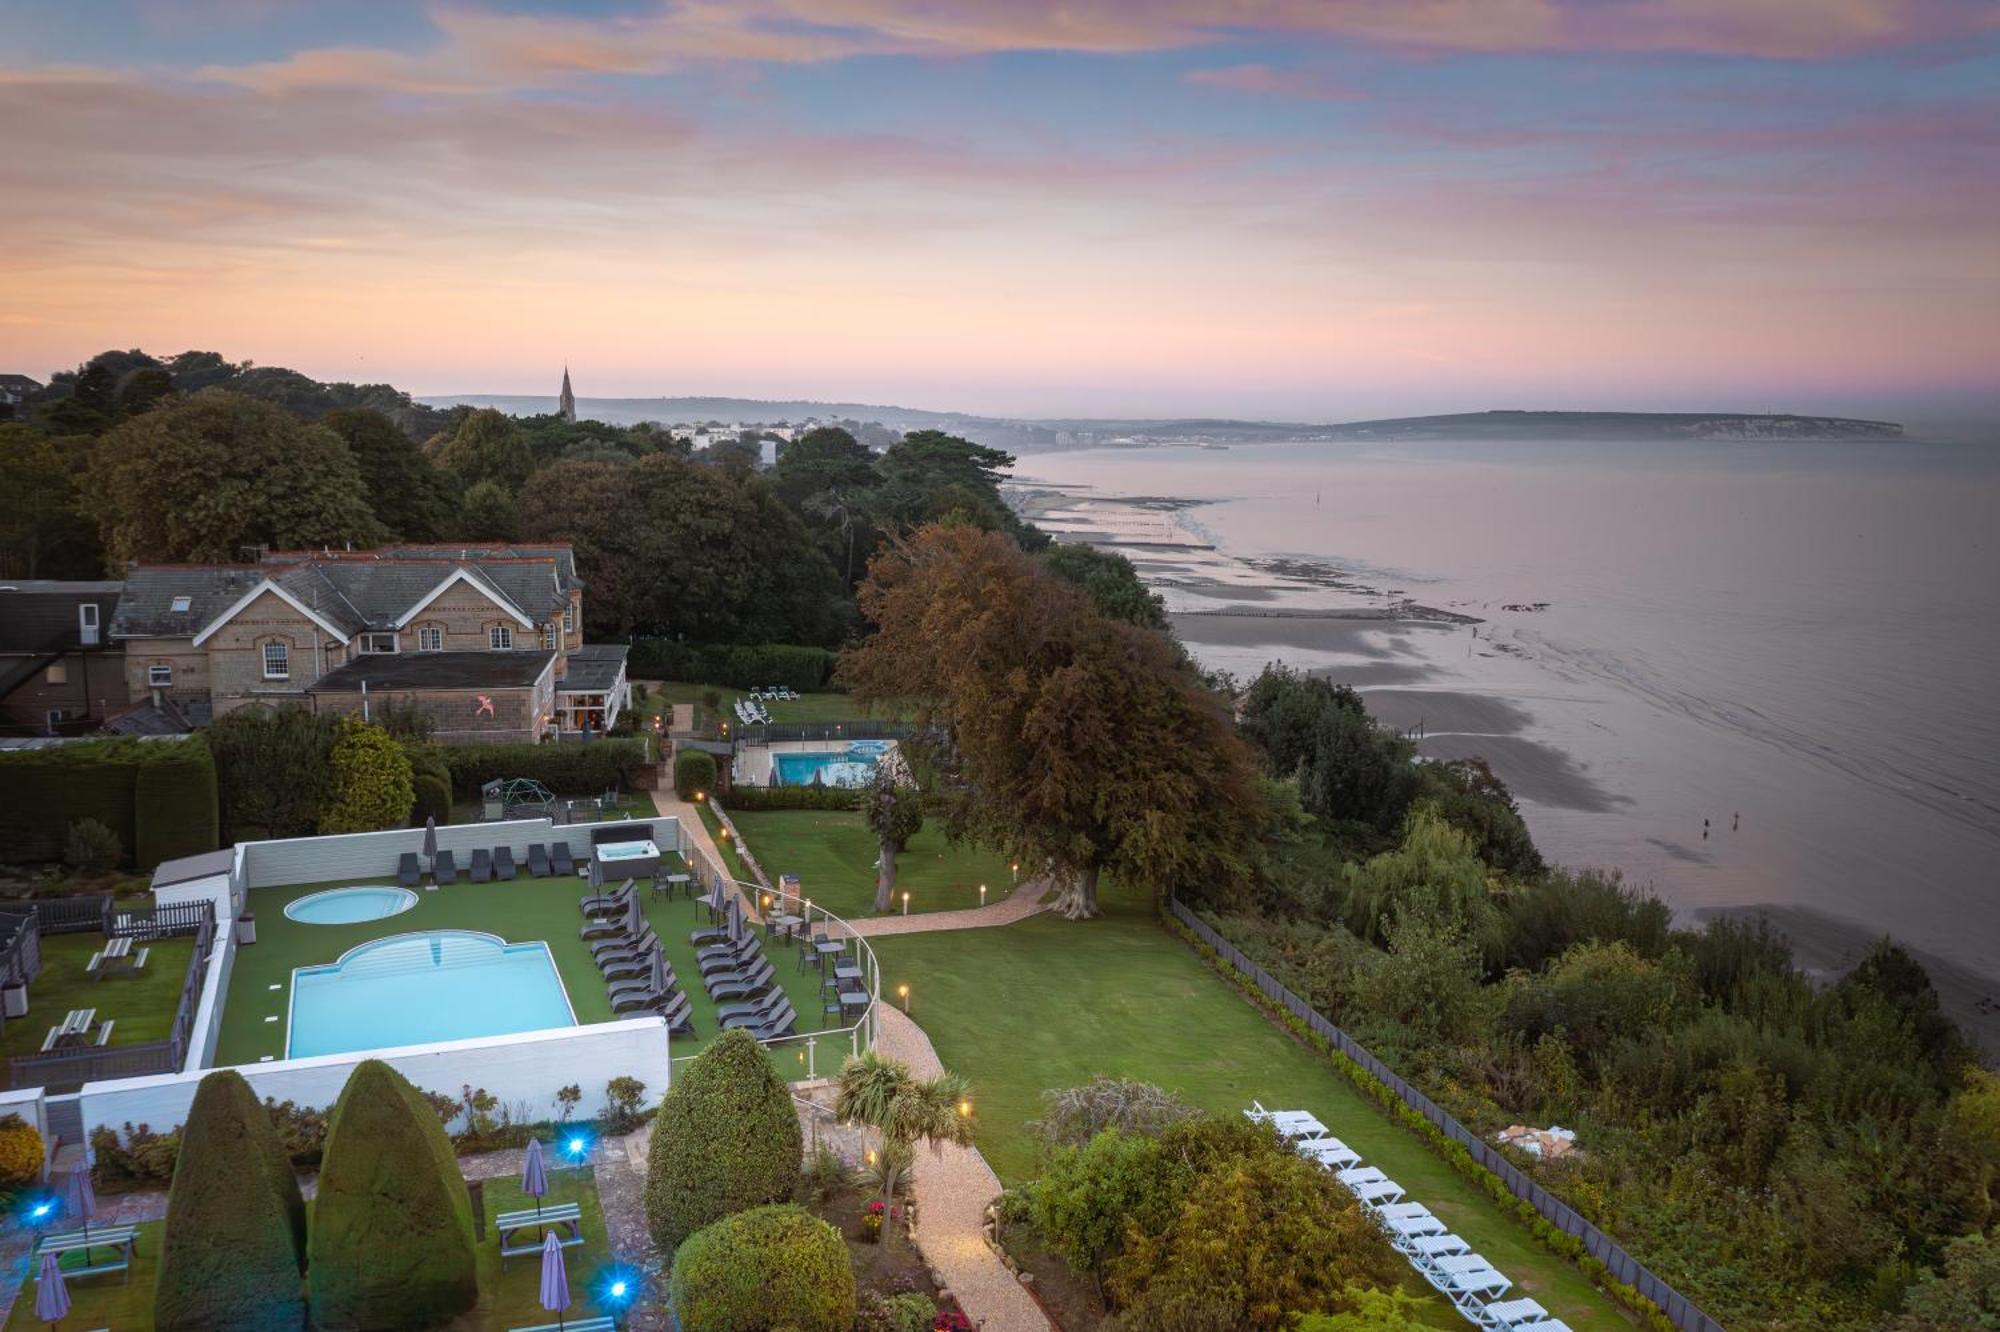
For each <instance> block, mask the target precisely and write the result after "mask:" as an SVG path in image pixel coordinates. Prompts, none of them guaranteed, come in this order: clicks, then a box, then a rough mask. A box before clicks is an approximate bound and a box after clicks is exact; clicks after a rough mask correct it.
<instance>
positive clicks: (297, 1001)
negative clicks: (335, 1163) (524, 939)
mask: <svg viewBox="0 0 2000 1332" xmlns="http://www.w3.org/2000/svg"><path fill="white" fill-rule="evenodd" d="M575 1025H576V1014H575V1013H574V1012H573V1011H571V1009H570V1005H569V995H568V993H567V992H566V991H564V989H563V983H562V977H561V976H560V975H559V974H558V973H557V971H556V964H555V959H554V958H552V957H550V956H549V948H548V945H547V944H545V943H540V942H535V943H518V944H510V943H508V942H506V941H505V940H503V939H497V938H495V937H494V936H492V935H490V934H478V933H475V932H473V931H470V930H432V931H429V932H427V933H423V934H397V935H391V936H390V937H389V938H387V939H377V940H375V941H373V942H372V943H365V944H362V945H361V946H360V947H358V948H353V949H350V950H349V951H348V952H346V953H344V954H343V955H342V956H341V959H340V961H338V962H335V963H333V964H331V965H329V966H321V967H300V968H298V969H297V970H296V971H294V972H293V973H292V1021H291V1029H290V1032H289V1034H288V1036H287V1040H286V1045H285V1055H286V1057H287V1058H291V1059H298V1058H303V1057H305V1056H307V1055H324V1054H346V1053H349V1052H350V1051H354V1050H374V1049H379V1048H381V1047H384V1046H395V1045H420V1044H423V1043H426V1042H429V1041H456V1040H465V1039H468V1038H470V1037H474V1036H504V1035H507V1034H510V1033H512V1032H517V1031H541V1030H543V1029H545V1028H548V1027H573V1026H575Z"/></svg>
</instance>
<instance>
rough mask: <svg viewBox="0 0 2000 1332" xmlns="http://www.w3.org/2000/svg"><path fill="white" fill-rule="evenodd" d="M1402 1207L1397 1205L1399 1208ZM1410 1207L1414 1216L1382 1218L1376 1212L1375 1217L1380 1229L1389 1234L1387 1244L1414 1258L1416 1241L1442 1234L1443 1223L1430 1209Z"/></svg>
mask: <svg viewBox="0 0 2000 1332" xmlns="http://www.w3.org/2000/svg"><path fill="white" fill-rule="evenodd" d="M1402 1205H1403V1204H1398V1206H1399V1207H1400V1206H1402ZM1410 1206H1414V1207H1416V1208H1417V1210H1416V1212H1415V1213H1414V1214H1411V1215H1404V1216H1382V1214H1381V1213H1379V1212H1378V1213H1376V1216H1377V1217H1378V1218H1379V1219H1380V1220H1381V1222H1382V1228H1383V1229H1384V1230H1386V1231H1388V1232H1389V1243H1391V1244H1393V1245H1395V1246H1396V1248H1397V1249H1398V1250H1400V1251H1401V1252H1403V1253H1405V1254H1409V1255H1411V1256H1412V1257H1414V1256H1415V1254H1416V1251H1417V1250H1416V1245H1417V1241H1419V1240H1424V1239H1432V1238H1435V1237H1437V1236H1440V1235H1442V1234H1444V1222H1442V1221H1440V1220H1438V1218H1436V1217H1434V1216H1432V1215H1431V1214H1430V1209H1429V1208H1426V1207H1423V1206H1422V1205H1421V1204H1414V1203H1413V1204H1410Z"/></svg>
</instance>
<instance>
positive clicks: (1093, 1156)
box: [1028, 1128, 1193, 1295]
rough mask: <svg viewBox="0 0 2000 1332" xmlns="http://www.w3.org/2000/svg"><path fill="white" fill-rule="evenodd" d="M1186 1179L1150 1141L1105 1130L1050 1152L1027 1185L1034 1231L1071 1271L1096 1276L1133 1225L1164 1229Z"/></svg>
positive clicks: (1184, 1170)
mask: <svg viewBox="0 0 2000 1332" xmlns="http://www.w3.org/2000/svg"><path fill="white" fill-rule="evenodd" d="M1192 1184H1193V1177H1192V1172H1191V1171H1190V1170H1189V1168H1188V1166H1187V1164H1186V1163H1185V1162H1184V1161H1181V1160H1177V1159H1175V1158H1174V1157H1172V1156H1171V1155H1169V1154H1168V1152H1167V1151H1166V1150H1165V1148H1163V1147H1162V1146H1161V1144H1160V1143H1159V1141H1158V1140H1156V1139H1154V1138H1150V1137H1145V1136H1142V1135H1138V1134H1129V1135H1128V1134H1125V1133H1121V1132H1119V1131H1118V1130H1117V1129H1115V1128H1108V1129H1105V1130H1104V1131H1103V1132H1101V1133H1099V1134H1098V1135H1097V1136H1096V1137H1094V1138H1092V1139H1090V1141H1088V1142H1087V1143H1085V1144H1084V1145H1083V1146H1081V1147H1072V1148H1065V1149H1064V1150H1062V1151H1059V1152H1057V1153H1056V1154H1055V1156H1054V1158H1053V1159H1052V1160H1051V1161H1050V1162H1049V1164H1048V1168H1047V1169H1045V1170H1044V1171H1043V1172H1042V1176H1041V1178H1040V1179H1037V1180H1036V1181H1035V1182H1034V1183H1033V1184H1032V1185H1031V1186H1030V1187H1029V1190H1028V1207H1029V1214H1030V1216H1032V1217H1033V1219H1034V1225H1035V1232H1036V1233H1037V1234H1038V1235H1039V1236H1041V1238H1042V1239H1044V1240H1045V1241H1047V1243H1048V1246H1049V1247H1050V1248H1051V1249H1054V1250H1055V1251H1056V1252H1057V1253H1059V1254H1061V1255H1062V1257H1063V1260H1064V1261H1065V1262H1067V1263H1068V1264H1069V1265H1070V1266H1071V1267H1072V1268H1074V1269H1075V1270H1076V1271H1078V1272H1081V1273H1083V1274H1085V1275H1087V1276H1089V1277H1090V1278H1091V1279H1092V1280H1093V1281H1098V1282H1099V1285H1098V1293H1099V1294H1100V1295H1102V1294H1103V1285H1102V1281H1101V1278H1102V1276H1103V1272H1104V1266H1105V1264H1106V1263H1108V1262H1110V1261H1111V1259H1112V1258H1114V1257H1116V1256H1117V1254H1118V1253H1119V1252H1120V1251H1121V1250H1122V1249H1123V1248H1124V1246H1125V1237H1126V1235H1127V1234H1128V1233H1129V1232H1130V1231H1132V1230H1133V1229H1137V1230H1139V1231H1142V1232H1157V1231H1160V1230H1164V1229H1165V1228H1166V1227H1167V1226H1168V1224H1170V1223H1171V1222H1172V1221H1173V1219H1174V1216H1175V1214H1176V1213H1177V1212H1178V1211H1179V1209H1180V1203H1181V1199H1182V1198H1183V1197H1185V1196H1186V1194H1187V1192H1188V1189H1189V1188H1190V1187H1191V1186H1192Z"/></svg>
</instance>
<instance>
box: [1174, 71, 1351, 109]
mask: <svg viewBox="0 0 2000 1332" xmlns="http://www.w3.org/2000/svg"><path fill="white" fill-rule="evenodd" d="M1185 78H1186V81H1187V82H1188V83H1192V84H1194V85H1195V86H1196V87H1199V88H1218V89H1221V90H1223V91H1225V92H1240V93H1260V94H1265V95H1269V96H1273V97H1293V98H1297V99H1299V100H1301V101H1308V102H1353V101H1359V100H1360V99H1362V98H1364V97H1366V96H1367V94H1366V93H1364V92H1361V91H1359V90H1358V89H1354V88H1349V87H1345V86H1343V85H1341V84H1338V83H1334V82H1332V81H1331V80H1329V79H1327V78H1326V77H1324V76H1323V75H1320V74H1317V73H1314V72H1312V71H1310V70H1299V69H1273V68H1272V67H1271V66H1269V65H1224V66H1221V67H1218V68H1215V69H1191V70H1189V71H1188V72H1187V74H1186V76H1185Z"/></svg>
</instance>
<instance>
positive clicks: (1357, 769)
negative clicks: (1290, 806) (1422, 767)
mask: <svg viewBox="0 0 2000 1332" xmlns="http://www.w3.org/2000/svg"><path fill="white" fill-rule="evenodd" d="M1241 730H1242V735H1243V737H1244V738H1245V739H1247V740H1249V741H1250V742H1252V743H1253V744H1255V745H1257V746H1259V747H1260V748H1262V749H1263V750H1264V752H1265V754H1266V755H1267V756H1268V759H1269V762H1270V766H1271V771H1272V772H1273V773H1274V774H1276V775H1277V776H1280V777H1294V776H1295V777H1297V779H1298V783H1299V799H1300V803H1301V804H1303V805H1304V807H1305V809H1306V811H1307V812H1308V813H1310V814H1313V815H1315V816H1317V817H1318V818H1320V819H1323V820H1325V821H1326V822H1328V823H1329V824H1332V825H1341V824H1347V825H1354V826H1356V827H1358V829H1360V830H1362V831H1365V832H1372V833H1374V834H1378V835H1381V834H1388V833H1390V832H1392V831H1393V830H1394V829H1395V828H1396V826H1397V825H1398V824H1400V823H1401V822H1402V821H1403V817H1404V815H1405V814H1407V813H1408V812H1409V808H1410V804H1411V802H1412V801H1414V800H1415V799H1416V797H1417V793H1418V791H1419V789H1420V785H1421V779H1420V778H1419V777H1418V775H1417V771H1416V767H1415V765H1414V764H1413V763H1412V762H1411V760H1412V759H1413V758H1414V757H1415V752H1416V751H1415V749H1414V747H1412V746H1411V745H1410V744H1409V742H1407V741H1405V740H1403V739H1402V738H1401V737H1399V736H1397V735H1396V734H1395V733H1393V732H1391V731H1387V730H1384V729H1383V728H1382V727H1379V726H1377V725H1376V724H1375V722H1374V720H1373V719H1372V718H1371V717H1369V715H1368V709H1367V708H1366V707H1365V706H1364V705H1363V704H1362V702H1361V696H1360V695H1359V694H1357V693H1355V692H1354V691H1353V690H1352V689H1350V688H1348V687H1347V686H1346V685H1335V684H1331V683H1329V682H1328V681H1326V680H1322V679H1319V678H1317V677H1315V676H1302V675H1299V674H1297V673H1296V672H1293V671H1288V670H1285V669H1283V668H1279V667H1273V668H1270V669H1267V670H1266V671H1265V672H1264V673H1263V674H1262V675H1260V676H1258V677H1257V679H1256V680H1255V681H1253V682H1252V683H1251V686H1250V688H1249V690H1248V691H1247V692H1246V693H1245V694H1244V697H1243V701H1242V723H1241ZM1379 845H1380V840H1379V838H1378V839H1377V840H1376V841H1375V843H1374V846H1379ZM1374 846H1368V845H1365V844H1364V847H1363V849H1368V850H1372V849H1374Z"/></svg>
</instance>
